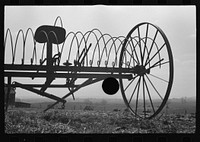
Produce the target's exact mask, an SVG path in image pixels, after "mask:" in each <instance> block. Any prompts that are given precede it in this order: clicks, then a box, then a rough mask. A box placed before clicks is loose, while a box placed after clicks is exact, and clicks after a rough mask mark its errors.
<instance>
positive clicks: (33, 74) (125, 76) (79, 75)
mask: <svg viewBox="0 0 200 142" xmlns="http://www.w3.org/2000/svg"><path fill="white" fill-rule="evenodd" d="M6 76H11V77H31V78H34V77H40V78H48V77H49V74H47V73H40V72H39V73H37V72H4V77H6ZM52 76H53V77H55V78H100V79H105V78H108V77H113V78H123V79H132V78H133V77H132V74H123V75H120V74H92V73H90V74H86V73H85V74H83V73H53V74H52V75H51V77H52Z"/></svg>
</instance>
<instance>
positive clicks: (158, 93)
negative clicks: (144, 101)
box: [145, 74, 164, 101]
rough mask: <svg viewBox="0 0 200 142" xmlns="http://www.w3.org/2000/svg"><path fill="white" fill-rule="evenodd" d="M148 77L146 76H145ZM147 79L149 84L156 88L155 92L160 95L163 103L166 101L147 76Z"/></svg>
mask: <svg viewBox="0 0 200 142" xmlns="http://www.w3.org/2000/svg"><path fill="white" fill-rule="evenodd" d="M145 75H146V74H145ZM146 77H147V79H148V80H149V82H150V83H151V85H152V87H153V88H154V90H155V91H156V93H157V94H158V95H159V97H160V98H161V99H162V101H163V100H164V99H163V97H162V96H161V95H160V93H159V92H158V90H157V89H156V87H155V86H154V85H153V83H152V82H151V80H150V79H149V77H148V76H147V75H146Z"/></svg>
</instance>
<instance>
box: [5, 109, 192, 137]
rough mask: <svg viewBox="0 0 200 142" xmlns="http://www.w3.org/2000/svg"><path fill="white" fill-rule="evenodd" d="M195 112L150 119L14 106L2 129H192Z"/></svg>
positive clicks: (73, 130) (14, 130) (185, 130)
mask: <svg viewBox="0 0 200 142" xmlns="http://www.w3.org/2000/svg"><path fill="white" fill-rule="evenodd" d="M195 120H196V118H195V114H193V113H188V114H185V115H180V114H165V113H162V115H159V117H157V118H154V119H151V120H142V119H138V118H135V117H134V116H132V115H131V113H129V112H126V111H118V112H115V111H102V110H93V111H83V110H60V109H51V110H49V111H48V112H46V113H42V110H41V109H40V110H39V109H34V108H14V109H10V110H9V111H8V112H5V133H8V134H10V133H194V132H195V128H196V127H195V126H196V125H195Z"/></svg>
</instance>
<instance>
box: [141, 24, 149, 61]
mask: <svg viewBox="0 0 200 142" xmlns="http://www.w3.org/2000/svg"><path fill="white" fill-rule="evenodd" d="M148 30H149V24H147V28H146V37H145V42H144V50H143V54H142V57H143V60H144V55H145V48H146V45H147V37H148ZM142 64H143V62H142Z"/></svg>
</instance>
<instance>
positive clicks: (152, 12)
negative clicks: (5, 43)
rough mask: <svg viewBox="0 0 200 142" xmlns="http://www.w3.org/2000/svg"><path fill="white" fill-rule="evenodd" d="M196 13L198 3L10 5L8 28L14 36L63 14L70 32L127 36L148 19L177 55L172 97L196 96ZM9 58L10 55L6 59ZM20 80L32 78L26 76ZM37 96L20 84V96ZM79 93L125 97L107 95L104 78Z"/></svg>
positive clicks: (8, 9) (51, 21)
mask: <svg viewBox="0 0 200 142" xmlns="http://www.w3.org/2000/svg"><path fill="white" fill-rule="evenodd" d="M195 13H196V9H195V6H162V7H159V6H155V7H154V6H102V5H98V6H84V7H82V6H73V7H70V6H55V7H54V6H46V7H45V6H39V7H36V6H24V7H23V6H17V7H14V6H6V7H5V20H4V22H5V28H4V29H5V32H6V29H7V28H10V30H11V32H12V34H13V36H14V35H15V36H16V34H17V32H18V31H19V30H20V29H22V30H23V31H26V30H27V29H28V28H32V29H33V31H35V30H36V29H37V28H38V27H39V26H41V25H53V24H54V21H55V19H56V17H57V16H60V17H61V18H62V21H63V24H64V28H65V29H66V31H67V32H69V31H73V32H77V31H82V32H83V33H84V32H86V31H88V30H92V29H94V28H98V29H100V30H101V32H102V33H109V34H110V35H112V36H120V35H123V36H126V35H127V34H128V32H129V31H130V30H131V29H132V28H133V27H134V26H135V25H136V24H138V23H141V22H144V21H148V22H150V23H153V24H156V25H158V26H159V27H160V28H161V29H162V30H163V31H164V32H165V34H166V36H167V38H168V40H169V42H170V45H171V49H172V53H173V57H174V83H173V87H172V91H171V94H170V98H177V97H191V96H196V15H195ZM58 24H59V22H58ZM15 36H14V37H15ZM27 44H31V43H27ZM7 60H9V59H8V57H7V58H6V59H5V62H4V63H6V61H7ZM20 60H21V59H20ZM13 81H14V79H13ZM16 81H19V82H24V81H25V82H28V81H26V80H25V79H16ZM29 81H30V80H29ZM49 91H50V92H53V93H55V94H56V95H57V96H60V97H62V96H64V95H65V93H67V89H56V90H55V89H54V90H49ZM37 96H38V95H36V94H34V93H31V92H28V91H25V90H22V89H20V88H17V97H19V98H22V97H24V98H28V97H37ZM75 96H77V97H79V98H81V97H84V98H88V97H91V98H105V97H107V98H114V97H116V98H122V97H121V93H120V91H119V92H118V93H117V94H116V95H115V96H108V95H106V94H105V93H104V92H103V91H102V89H101V82H100V83H97V84H93V85H90V86H88V87H86V88H83V89H81V90H80V91H78V92H77V93H75Z"/></svg>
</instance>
